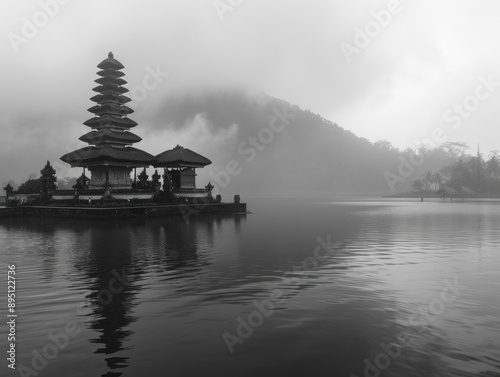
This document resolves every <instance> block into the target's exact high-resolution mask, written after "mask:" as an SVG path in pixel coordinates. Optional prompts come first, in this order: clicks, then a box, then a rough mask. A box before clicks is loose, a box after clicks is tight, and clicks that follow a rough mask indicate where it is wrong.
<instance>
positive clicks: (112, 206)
mask: <svg viewBox="0 0 500 377" xmlns="http://www.w3.org/2000/svg"><path fill="white" fill-rule="evenodd" d="M97 67H98V68H99V69H100V70H99V72H97V75H98V76H99V77H98V78H97V79H96V80H95V82H96V83H97V84H98V86H96V87H95V88H94V89H93V90H94V92H96V93H97V94H96V95H94V96H93V97H92V98H90V100H91V101H93V102H95V105H94V106H92V107H90V108H89V109H88V111H89V112H91V113H92V114H94V116H93V117H92V118H90V119H89V120H87V121H86V122H84V123H83V124H84V125H86V126H87V127H89V128H90V129H91V130H90V131H89V132H88V133H86V134H84V135H83V136H81V137H80V140H81V141H83V142H85V143H87V144H88V146H86V147H84V148H80V149H78V150H75V151H73V152H70V153H67V154H65V155H64V156H62V157H61V160H62V161H64V162H66V163H68V164H70V165H71V166H72V167H78V168H83V172H82V174H81V176H80V177H79V178H78V179H77V180H76V184H75V185H73V190H68V189H66V190H59V189H58V188H57V186H56V182H57V177H56V175H55V173H56V172H55V170H54V169H53V168H52V167H51V166H50V164H49V162H47V166H46V167H45V168H44V169H43V170H42V171H41V174H42V177H41V178H39V179H38V180H35V179H33V180H31V181H32V182H31V183H32V185H31V186H33V187H31V186H30V188H29V189H28V188H27V187H28V186H26V188H23V189H22V190H18V191H15V190H13V187H11V186H10V185H7V187H5V188H4V190H5V191H6V197H5V204H6V208H5V209H4V210H3V211H1V210H0V217H10V216H61V217H71V218H74V217H81V218H91V219H95V218H126V217H136V216H139V217H143V216H163V215H182V216H183V217H184V219H185V220H186V221H188V219H189V217H190V216H191V215H197V214H202V213H236V214H246V213H247V212H246V204H245V203H240V201H239V195H235V196H234V203H223V202H221V195H217V196H216V198H214V197H213V196H212V189H213V188H214V186H213V185H212V184H211V183H210V182H208V184H207V185H206V186H205V187H204V188H197V187H196V169H199V168H203V167H205V166H207V165H209V164H211V163H212V161H210V160H209V159H208V158H206V157H203V156H202V155H200V154H198V153H196V152H194V151H192V150H190V149H188V148H184V147H181V146H179V145H177V146H176V147H174V148H173V149H169V150H166V151H165V152H163V153H160V154H158V155H157V156H153V155H151V154H149V153H148V152H145V151H143V150H141V149H138V148H135V147H133V145H134V144H136V143H138V142H140V141H141V140H142V139H141V138H140V137H139V136H137V135H136V134H134V133H132V132H130V130H131V129H132V128H134V127H136V126H137V123H136V122H134V121H133V120H132V119H130V118H129V117H128V116H129V115H130V114H132V113H133V110H132V109H131V108H130V107H128V106H126V104H127V103H128V102H130V101H131V99H130V98H129V97H127V96H125V95H124V94H125V93H127V92H128V89H127V88H125V87H124V85H125V84H126V83H127V82H126V81H125V80H124V79H123V76H124V73H123V72H122V69H123V68H124V66H123V64H121V63H120V62H119V61H118V60H116V59H115V58H114V56H113V54H112V53H111V52H110V53H109V54H108V58H107V59H105V60H103V61H102V62H101V63H99V64H98V65H97ZM151 166H153V167H155V168H163V184H162V183H161V182H160V180H161V178H162V177H161V176H160V174H159V173H158V170H156V171H155V173H154V174H153V175H152V176H151V180H149V177H148V175H147V172H146V168H148V167H151ZM137 168H141V169H142V172H141V173H140V174H139V177H138V176H137ZM86 171H87V172H86ZM132 171H133V172H134V174H133V178H132V177H131V174H132ZM88 173H90V174H88ZM88 175H89V176H88ZM137 178H139V180H137ZM35 186H36V187H35ZM38 186H40V187H38ZM162 188H163V189H162Z"/></svg>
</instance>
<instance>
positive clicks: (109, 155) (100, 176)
mask: <svg viewBox="0 0 500 377" xmlns="http://www.w3.org/2000/svg"><path fill="white" fill-rule="evenodd" d="M97 68H99V69H100V71H98V72H97V75H98V76H99V77H98V78H97V79H96V80H94V81H95V82H96V83H97V84H98V86H96V87H94V88H93V89H92V90H93V91H94V92H96V93H97V94H96V95H94V96H93V97H91V98H90V100H91V101H92V102H94V103H95V105H94V106H92V107H90V108H89V109H88V111H89V112H90V113H92V114H93V115H94V116H93V117H92V118H90V119H89V120H87V121H86V122H84V123H83V124H84V125H86V126H88V127H90V128H91V129H92V130H91V131H90V132H88V133H86V134H85V135H83V136H81V137H80V140H82V141H84V142H86V143H88V144H89V146H88V147H85V148H81V149H79V150H76V151H74V152H71V153H67V154H65V155H64V156H62V157H61V160H63V161H64V162H67V163H68V164H70V165H71V166H78V167H84V168H85V167H88V169H89V171H90V172H91V173H92V178H91V181H90V186H93V187H102V186H103V183H106V184H111V185H112V186H114V187H122V188H127V187H130V186H131V180H130V177H129V175H130V172H131V171H132V168H135V167H145V166H150V165H151V164H152V163H153V162H155V160H156V159H155V157H154V156H152V155H150V154H149V153H147V152H144V151H142V150H140V149H137V148H133V147H132V145H133V144H134V143H137V142H139V141H141V140H142V139H141V138H140V137H139V136H137V135H135V134H133V133H132V132H130V131H129V130H130V128H132V127H135V126H137V123H136V122H134V121H133V120H132V119H130V118H129V117H128V116H129V115H130V114H132V113H133V112H134V110H132V109H131V108H130V107H128V106H126V105H125V104H126V103H128V102H130V101H131V99H130V98H129V97H127V96H125V95H124V93H127V92H128V89H127V88H126V87H125V86H124V85H125V84H127V81H125V80H124V79H123V78H122V77H123V76H125V74H124V73H123V72H122V69H123V68H125V67H124V66H123V64H122V63H120V62H119V61H118V60H116V59H115V57H114V55H113V53H112V52H111V51H110V52H109V53H108V57H107V59H104V60H103V61H102V62H100V63H99V64H98V65H97Z"/></svg>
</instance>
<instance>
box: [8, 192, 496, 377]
mask: <svg viewBox="0 0 500 377" xmlns="http://www.w3.org/2000/svg"><path fill="white" fill-rule="evenodd" d="M247 202H248V208H249V209H250V210H251V211H252V212H253V214H251V215H247V216H224V217H210V216H206V217H192V218H191V219H190V222H189V223H187V222H185V221H184V220H183V219H182V218H159V219H147V220H123V221H108V222H95V223H92V222H88V221H84V220H67V219H50V220H43V219H39V218H34V219H13V220H7V219H0V253H1V254H0V260H1V262H2V264H1V266H2V269H3V271H2V274H1V275H2V286H3V287H4V288H3V289H4V290H5V292H6V291H7V288H6V286H7V283H6V275H7V265H11V264H15V266H16V272H17V275H16V278H17V314H18V318H17V319H16V321H17V327H16V331H17V334H16V341H17V346H16V350H17V367H18V370H17V371H11V370H10V369H8V368H7V364H8V362H7V360H6V359H5V357H4V358H3V362H2V363H3V365H1V367H0V368H1V372H0V375H2V376H4V375H7V376H18V375H30V374H29V369H28V368H30V369H31V370H32V371H33V372H36V373H37V374H36V375H37V376H50V377H54V376H57V377H58V376H64V377H71V376H86V377H87V376H120V375H123V376H159V375H161V376H223V377H224V376H252V377H255V376H263V375H265V376H273V375H274V376H287V377H292V376H329V377H331V376H340V377H342V376H346V377H351V376H352V375H355V376H359V377H361V376H365V375H366V376H372V377H375V376H378V375H380V376H422V377H423V376H425V377H429V376H430V377H437V376H440V377H445V376H500V353H499V351H498V350H499V349H500V299H499V292H500V250H499V245H500V202H494V201H489V202H486V201H484V202H477V201H476V202H473V201H470V202H454V203H450V202H446V203H443V202H439V201H433V202H424V203H420V202H418V201H414V202H413V201H390V200H374V201H369V200H362V201H349V200H328V199H321V200H320V199H314V200H313V199H297V198H295V199H292V198H287V199H273V198H250V199H248V200H247ZM2 296H3V297H4V299H3V300H2V301H3V304H2V308H1V313H2V315H3V318H4V321H5V318H6V306H7V304H6V300H5V293H3V294H2ZM259 306H260V307H261V309H260V311H259V309H258V307H259ZM6 331H7V326H6V325H5V324H4V325H3V326H2V327H1V334H2V335H1V336H2V342H1V343H2V350H3V352H4V355H5V354H6V352H5V348H6V347H5V344H6V342H5V338H6ZM65 332H66V333H65ZM231 351H232V352H231ZM56 354H57V355H56ZM44 355H45V356H44ZM21 364H22V365H23V366H24V367H25V368H26V369H23V371H24V372H23V373H24V374H23V373H20V372H21V371H22V370H21V369H19V368H20V367H21ZM31 375H34V374H31Z"/></svg>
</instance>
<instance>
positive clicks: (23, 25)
mask: <svg viewBox="0 0 500 377" xmlns="http://www.w3.org/2000/svg"><path fill="white" fill-rule="evenodd" d="M54 3H55V4H58V6H57V7H56V6H54ZM61 3H65V4H61ZM66 3H67V4H66ZM42 4H47V5H46V6H43V5H42ZM50 4H51V5H50ZM230 4H233V5H230ZM49 5H50V6H49ZM374 12H375V13H376V14H378V15H374V14H375V13H374ZM389 15H390V16H389ZM499 19H500V2H498V1H494V0H491V1H477V0H476V1H472V0H470V1H465V0H453V1H451V0H450V1H444V0H443V1H436V0H427V1H422V0H419V1H415V0H414V1H409V0H401V1H400V2H398V1H395V0H391V1H348V0H344V1H333V0H329V1H326V0H324V1H319V0H318V1H311V0H307V1H306V0H302V1H298V0H295V1H294V0H251V1H250V0H246V1H245V0H244V1H237V0H221V1H213V0H189V1H186V0H179V1H174V0H164V1H157V0H141V1H138V0H72V1H68V0H64V1H63V0H59V1H57V0H41V1H27V0H2V1H1V2H0V28H1V33H0V34H1V36H2V38H1V39H0V50H1V55H0V56H1V60H0V62H1V63H0V64H1V70H0V83H1V91H0V96H1V102H0V110H1V111H0V127H1V150H0V181H4V182H5V181H6V180H7V179H14V180H17V181H20V180H23V179H24V178H26V176H27V175H28V174H29V173H30V172H37V173H38V170H39V169H40V168H41V166H39V165H42V163H43V160H44V159H50V160H51V161H55V160H58V159H59V157H60V156H62V155H63V154H65V153H67V152H68V151H71V150H74V149H76V148H78V147H81V146H83V145H84V144H83V143H80V142H77V139H78V137H79V136H81V135H83V134H84V133H86V132H88V130H89V129H88V128H87V127H85V126H83V125H82V123H83V122H84V121H85V120H87V119H89V118H90V117H91V114H90V113H88V112H87V111H86V109H87V108H89V107H91V106H92V102H90V101H89V98H90V97H91V96H92V95H94V94H95V93H94V92H92V90H91V89H92V88H93V87H94V86H95V84H94V82H93V80H94V79H96V77H97V76H96V71H97V68H96V65H97V64H98V63H99V62H100V61H101V60H103V59H104V58H106V56H107V53H108V51H113V52H114V54H115V58H117V59H118V60H119V61H121V62H122V63H123V64H124V65H125V71H124V72H125V73H126V76H125V79H126V80H127V81H128V83H129V84H128V85H127V87H128V88H129V89H131V90H132V89H134V88H137V87H140V86H141V85H144V84H143V80H144V79H145V78H146V77H147V76H148V75H149V76H152V77H150V78H149V79H148V81H147V84H146V85H147V86H149V87H150V88H153V87H154V88H153V89H150V90H148V91H147V92H146V96H145V98H143V100H142V101H136V102H137V103H136V104H135V107H134V108H135V109H136V113H135V114H132V116H131V118H132V119H134V120H135V121H137V122H138V123H139V125H140V126H139V127H137V128H136V129H134V130H133V131H134V132H136V133H138V134H139V135H140V136H142V137H143V138H144V141H143V142H141V143H140V144H139V145H138V147H139V148H141V149H144V150H147V151H149V152H151V153H159V152H161V151H162V150H164V149H169V148H171V147H173V146H174V145H175V144H177V141H179V140H181V141H183V142H184V144H186V143H189V140H186V135H182V133H181V134H179V133H176V132H172V133H170V134H169V135H168V137H169V140H168V142H166V143H165V146H164V147H163V145H160V143H158V140H156V141H152V140H149V141H148V140H147V135H148V131H147V130H148V112H150V111H154V110H155V109H157V108H158V107H159V106H161V102H162V100H163V99H164V98H165V96H168V95H172V94H175V93H183V92H189V91H196V90H199V89H201V88H213V87H215V88H223V87H245V88H250V89H253V90H258V91H264V92H266V93H268V94H270V95H272V96H274V97H278V98H283V99H285V100H287V101H289V102H291V103H294V104H297V105H299V106H300V107H302V108H307V109H310V110H311V111H313V112H316V113H319V114H321V115H323V116H324V117H326V118H328V119H330V120H332V121H333V122H336V123H338V124H339V125H340V126H342V127H344V128H346V129H348V130H351V131H353V132H354V133H355V134H356V135H358V136H362V137H366V138H367V139H369V140H370V141H376V140H379V139H386V140H388V141H390V142H392V143H393V144H394V145H395V146H397V147H400V148H405V147H415V146H416V142H415V140H417V139H418V140H422V139H426V138H429V137H431V135H432V134H433V132H436V131H435V130H436V129H442V132H441V133H440V135H444V137H446V139H447V140H448V141H464V142H467V143H469V145H470V146H471V147H473V149H475V148H477V144H478V143H479V144H480V145H481V149H482V150H483V151H484V152H485V155H487V154H488V151H489V150H492V149H500V138H499V137H498V135H499V132H498V131H497V130H498V126H499V119H500V117H499V115H500V53H499V49H500V43H498V42H499V36H500V22H498V21H499ZM30 23H32V24H34V25H35V26H34V28H35V29H34V28H33V26H31V25H30ZM381 24H383V25H381ZM37 25H38V26H37ZM359 31H362V32H363V34H364V33H368V35H361V34H360V32H359ZM151 70H153V71H156V72H157V73H156V77H157V78H156V80H154V76H155V75H151V73H150V71H151ZM167 76H168V77H167ZM488 82H489V84H488ZM496 82H498V83H499V84H496ZM156 84H157V85H156ZM135 93H138V94H140V93H142V92H141V90H140V89H137V90H136V92H135ZM137 98H138V97H137ZM455 104H459V105H463V106H465V108H464V110H461V111H459V110H457V109H456V108H455V109H454V105H455ZM467 109H468V110H467ZM445 116H447V120H445V119H444V117H445ZM155 126H161V125H155ZM188 135H193V138H194V137H199V135H197V134H196V133H193V132H191V133H188ZM440 137H441V140H442V137H443V136H440ZM78 173H79V172H78ZM78 173H75V174H74V175H76V174H78ZM63 175H64V174H63Z"/></svg>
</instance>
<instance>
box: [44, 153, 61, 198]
mask: <svg viewBox="0 0 500 377" xmlns="http://www.w3.org/2000/svg"><path fill="white" fill-rule="evenodd" d="M40 173H41V174H42V176H41V177H40V183H41V186H42V189H41V190H42V194H43V195H45V196H50V194H51V193H52V192H53V191H55V190H57V185H56V182H57V177H56V171H55V170H54V168H53V167H52V165H50V162H49V161H47V164H46V165H45V167H44V168H43V169H42V170H40Z"/></svg>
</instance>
